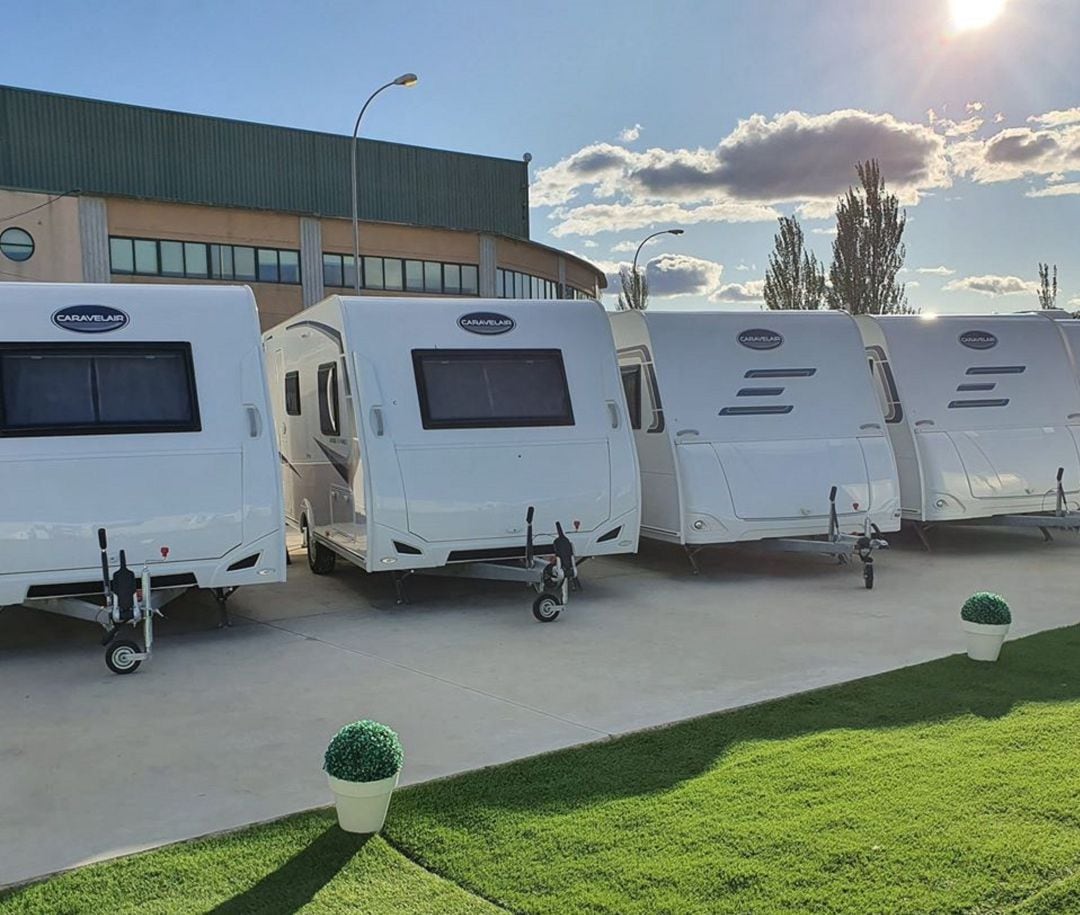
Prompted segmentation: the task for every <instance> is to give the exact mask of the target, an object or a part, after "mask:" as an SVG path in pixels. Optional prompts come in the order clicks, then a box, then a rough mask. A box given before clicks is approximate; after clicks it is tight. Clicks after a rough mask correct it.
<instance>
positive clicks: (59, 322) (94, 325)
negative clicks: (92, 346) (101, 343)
mask: <svg viewBox="0 0 1080 915" xmlns="http://www.w3.org/2000/svg"><path fill="white" fill-rule="evenodd" d="M52 322H53V324H55V325H56V326H57V327H59V328H62V329H63V330H73V331H76V332H77V333H80V334H103V333H106V332H107V331H110V330H119V329H120V328H121V327H127V326H128V324H129V323H130V322H131V318H129V317H128V316H127V313H126V312H123V311H121V310H120V309H119V308H112V307H110V306H108V305H68V307H67V308H61V309H58V310H57V311H54V312H53V316H52Z"/></svg>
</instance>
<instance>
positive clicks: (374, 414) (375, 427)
mask: <svg viewBox="0 0 1080 915" xmlns="http://www.w3.org/2000/svg"><path fill="white" fill-rule="evenodd" d="M371 429H372V431H373V432H374V433H375V435H376V436H377V437H379V438H381V437H382V434H383V431H384V430H383V418H382V407H372V408H371Z"/></svg>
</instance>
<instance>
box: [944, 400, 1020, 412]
mask: <svg viewBox="0 0 1080 915" xmlns="http://www.w3.org/2000/svg"><path fill="white" fill-rule="evenodd" d="M1008 405H1009V398H1008V397H999V398H993V399H990V398H988V399H986V400H950V401H949V409H950V410H957V409H961V408H963V407H1007V406H1008Z"/></svg>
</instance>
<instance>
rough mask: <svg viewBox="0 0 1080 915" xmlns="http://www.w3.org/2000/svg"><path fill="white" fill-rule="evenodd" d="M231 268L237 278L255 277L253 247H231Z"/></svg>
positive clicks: (247, 278)
mask: <svg viewBox="0 0 1080 915" xmlns="http://www.w3.org/2000/svg"><path fill="white" fill-rule="evenodd" d="M232 253H233V270H234V271H235V275H236V279H238V280H253V279H255V249H254V248H244V247H235V246H234V247H233V249H232Z"/></svg>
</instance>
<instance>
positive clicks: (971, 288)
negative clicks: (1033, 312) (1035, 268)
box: [942, 274, 1039, 296]
mask: <svg viewBox="0 0 1080 915" xmlns="http://www.w3.org/2000/svg"><path fill="white" fill-rule="evenodd" d="M942 288H943V289H944V290H945V291H946V292H978V293H981V294H982V295H989V296H999V295H1020V294H1035V293H1037V292H1038V290H1039V284H1038V283H1035V282H1031V281H1028V280H1022V279H1020V277H1018V276H996V275H994V274H985V275H983V276H965V277H962V278H961V279H958V280H952V281H950V282H948V283H946V284H945V285H944V286H943V287H942Z"/></svg>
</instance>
